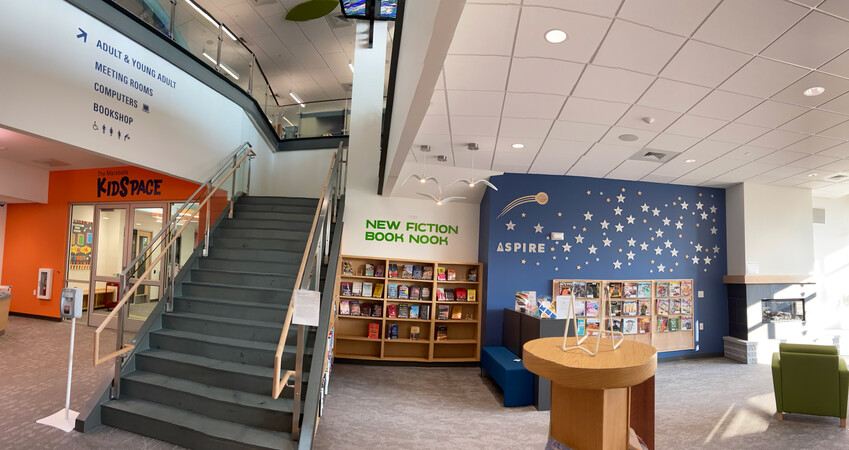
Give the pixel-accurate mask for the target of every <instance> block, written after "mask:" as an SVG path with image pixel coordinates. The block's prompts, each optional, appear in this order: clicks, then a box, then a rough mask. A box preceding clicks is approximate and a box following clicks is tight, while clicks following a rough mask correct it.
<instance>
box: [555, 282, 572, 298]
mask: <svg viewBox="0 0 849 450" xmlns="http://www.w3.org/2000/svg"><path fill="white" fill-rule="evenodd" d="M557 295H568V296H571V295H572V283H571V282H569V281H558V282H557Z"/></svg>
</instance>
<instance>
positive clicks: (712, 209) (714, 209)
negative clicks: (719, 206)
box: [710, 206, 716, 214]
mask: <svg viewBox="0 0 849 450" xmlns="http://www.w3.org/2000/svg"><path fill="white" fill-rule="evenodd" d="M710 212H711V214H716V206H711V207H710Z"/></svg>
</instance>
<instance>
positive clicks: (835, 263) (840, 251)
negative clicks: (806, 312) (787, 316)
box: [813, 196, 849, 329]
mask: <svg viewBox="0 0 849 450" xmlns="http://www.w3.org/2000/svg"><path fill="white" fill-rule="evenodd" d="M813 207H814V208H824V209H825V224H814V225H813V227H814V273H815V277H816V281H817V299H818V309H821V310H824V311H827V312H828V314H827V317H829V318H830V321H831V323H830V324H828V323H827V324H826V326H836V325H840V326H842V328H844V329H846V328H849V283H847V282H846V280H849V196H846V197H843V198H842V199H834V200H831V199H821V198H815V199H813Z"/></svg>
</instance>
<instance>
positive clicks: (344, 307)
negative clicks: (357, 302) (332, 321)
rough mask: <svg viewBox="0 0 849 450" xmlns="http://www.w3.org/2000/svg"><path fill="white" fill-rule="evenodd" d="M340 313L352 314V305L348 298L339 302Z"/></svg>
mask: <svg viewBox="0 0 849 450" xmlns="http://www.w3.org/2000/svg"><path fill="white" fill-rule="evenodd" d="M339 314H342V315H345V316H347V315H350V314H351V306H350V304H349V302H348V300H342V301H341V302H339Z"/></svg>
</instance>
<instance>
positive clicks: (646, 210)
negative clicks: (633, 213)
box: [640, 203, 649, 212]
mask: <svg viewBox="0 0 849 450" xmlns="http://www.w3.org/2000/svg"><path fill="white" fill-rule="evenodd" d="M640 208H643V212H649V205H647V204H645V203H643V205H642V206H640Z"/></svg>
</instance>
